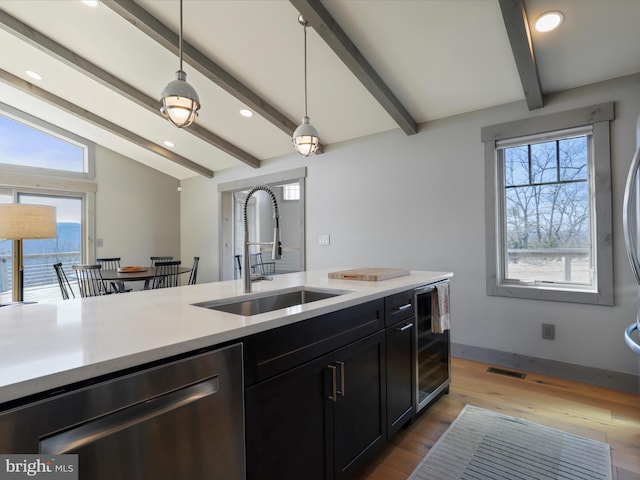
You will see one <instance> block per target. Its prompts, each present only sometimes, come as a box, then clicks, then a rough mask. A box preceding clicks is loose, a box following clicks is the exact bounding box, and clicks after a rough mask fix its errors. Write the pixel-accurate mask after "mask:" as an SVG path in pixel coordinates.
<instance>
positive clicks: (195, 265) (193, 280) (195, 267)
mask: <svg viewBox="0 0 640 480" xmlns="http://www.w3.org/2000/svg"><path fill="white" fill-rule="evenodd" d="M198 263H200V257H193V267H191V273H190V274H189V283H187V285H195V284H196V278H197V276H198Z"/></svg>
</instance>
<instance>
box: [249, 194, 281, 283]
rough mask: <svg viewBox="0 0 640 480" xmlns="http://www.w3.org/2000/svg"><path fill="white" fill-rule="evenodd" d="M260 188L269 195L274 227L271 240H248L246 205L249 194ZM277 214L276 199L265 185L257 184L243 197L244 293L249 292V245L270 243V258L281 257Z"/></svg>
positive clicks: (276, 258)
mask: <svg viewBox="0 0 640 480" xmlns="http://www.w3.org/2000/svg"><path fill="white" fill-rule="evenodd" d="M259 190H262V191H264V192H267V193H268V194H269V196H270V197H271V205H272V207H273V218H274V220H275V227H274V229H273V242H249V221H248V220H247V206H248V205H249V200H250V199H251V196H252V195H253V194H254V193H256V192H257V191H259ZM279 218H280V217H279V215H278V201H277V200H276V196H275V194H274V193H273V191H272V190H271V189H270V188H269V187H267V186H266V185H258V186H255V187H253V188H252V189H251V190H249V193H248V194H247V198H245V199H244V205H243V207H242V222H243V223H244V242H243V245H242V247H243V250H242V272H243V273H242V281H243V282H244V293H250V292H251V271H250V268H251V267H250V265H249V245H271V246H272V248H271V259H272V260H278V259H280V258H282V244H281V243H280V224H279V221H280V220H279Z"/></svg>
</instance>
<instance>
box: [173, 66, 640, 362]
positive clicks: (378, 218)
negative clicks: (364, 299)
mask: <svg viewBox="0 0 640 480" xmlns="http://www.w3.org/2000/svg"><path fill="white" fill-rule="evenodd" d="M605 101H615V102H616V103H615V109H616V120H615V121H614V122H612V131H611V134H612V135H611V138H612V176H613V179H612V180H613V208H614V212H613V215H614V217H613V226H614V263H615V265H614V275H615V306H613V307H601V306H590V305H580V304H570V303H561V302H545V301H533V300H519V299H509V298H500V297H488V296H487V295H486V293H485V258H484V257H485V256H484V251H485V225H484V151H483V145H482V143H481V141H480V129H481V127H483V126H486V125H492V124H497V123H502V122H507V121H510V120H518V119H522V118H526V117H531V116H536V115H546V114H548V113H554V112H558V111H564V110H569V109H573V108H578V107H584V106H588V105H592V104H596V103H601V102H605ZM639 113H640V77H639V76H633V77H627V78H623V79H619V80H617V81H613V82H608V83H605V84H598V85H592V86H589V87H584V88H581V89H576V90H573V91H570V92H564V93H562V94H558V95H554V96H551V97H549V98H547V99H546V106H545V108H543V109H541V110H538V111H535V112H529V111H528V110H527V108H526V105H525V104H524V102H518V103H514V104H509V105H503V106H499V107H495V108H490V109H486V110H482V111H478V112H473V113H469V114H465V115H459V116H456V117H451V118H447V119H444V120H439V121H434V122H429V123H427V124H425V125H422V126H421V129H420V132H419V133H418V134H416V135H413V136H406V135H404V134H403V133H402V132H401V131H400V130H394V131H390V132H385V133H382V134H379V135H374V136H371V137H366V138H362V139H358V140H355V141H351V142H345V143H341V144H336V145H330V146H329V147H328V148H327V149H326V152H325V153H324V154H322V155H320V156H317V157H312V158H309V159H304V158H301V157H297V156H295V155H293V154H292V155H288V156H286V157H283V158H279V159H275V160H272V161H268V162H264V166H263V167H261V168H260V169H259V170H253V169H250V168H249V167H239V168H236V169H232V170H227V171H224V172H220V173H219V174H216V176H215V177H214V178H213V179H209V180H207V179H203V178H197V179H190V180H187V181H184V182H183V187H184V191H183V196H182V204H181V212H182V244H183V251H182V256H183V257H186V255H185V252H187V253H188V254H191V252H192V251H198V250H199V251H200V252H204V251H207V255H211V256H212V257H215V256H216V255H217V253H216V252H217V251H218V249H217V242H218V236H217V231H216V225H217V215H218V196H217V193H216V188H217V184H218V183H220V182H226V181H231V180H235V179H240V178H250V177H251V176H255V175H262V174H266V173H271V172H274V171H281V170H286V169H290V168H294V167H297V166H302V165H306V166H307V167H308V170H307V172H308V176H307V184H306V185H307V197H306V202H307V203H306V205H307V212H306V224H307V245H306V248H307V250H306V251H307V269H309V270H312V269H318V268H327V267H336V268H343V267H364V266H388V267H406V268H411V269H416V270H446V271H452V272H454V275H455V277H454V279H453V281H452V295H453V298H452V315H453V327H452V341H453V342H456V343H459V344H464V345H472V346H477V347H483V348H490V349H496V350H501V351H505V352H512V353H518V354H521V355H527V356H533V357H540V358H546V359H551V360H558V361H563V362H569V363H575V364H580V365H585V366H590V367H596V368H602V369H607V370H614V371H619V372H625V373H633V374H637V368H638V363H637V362H638V360H637V356H636V355H635V354H633V353H632V352H631V350H629V349H628V348H627V347H626V345H625V343H624V340H623V330H624V328H625V327H626V326H627V325H629V324H630V323H632V322H633V321H634V320H635V310H636V306H635V305H636V304H635V290H636V289H635V284H634V282H633V279H632V275H631V272H630V269H629V266H628V264H627V259H626V253H625V250H624V241H623V235H622V220H621V213H620V212H621V209H622V195H623V191H624V182H625V177H626V171H627V168H628V166H629V163H630V160H631V157H632V155H633V152H634V148H635V123H636V118H637V116H638V114H639ZM336 114H339V112H336ZM316 128H318V129H319V131H320V134H321V135H322V126H321V125H316ZM185 191H186V192H189V193H188V195H185ZM326 233H328V234H330V235H331V245H330V246H329V247H321V246H318V244H317V239H318V235H319V234H326ZM217 264H218V260H217V258H208V259H207V270H206V273H204V272H203V273H204V275H203V276H202V280H201V281H206V280H217ZM543 322H544V323H553V324H555V325H556V339H555V340H554V341H550V340H542V339H541V324H542V323H543Z"/></svg>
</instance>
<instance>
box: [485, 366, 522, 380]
mask: <svg viewBox="0 0 640 480" xmlns="http://www.w3.org/2000/svg"><path fill="white" fill-rule="evenodd" d="M487 372H489V373H497V374H498V375H506V376H507V377H515V378H520V379H524V378H525V377H526V376H527V374H526V373H520V372H514V371H513V370H504V369H502V368H496V367H489V368H487Z"/></svg>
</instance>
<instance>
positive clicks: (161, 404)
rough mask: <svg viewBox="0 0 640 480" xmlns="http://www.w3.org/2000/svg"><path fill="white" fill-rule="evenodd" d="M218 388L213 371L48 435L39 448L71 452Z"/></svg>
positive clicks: (206, 395) (52, 452)
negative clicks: (159, 394)
mask: <svg viewBox="0 0 640 480" xmlns="http://www.w3.org/2000/svg"><path fill="white" fill-rule="evenodd" d="M218 389H219V384H218V376H217V375H216V376H214V377H211V378H208V379H206V380H203V381H201V382H199V383H196V384H193V385H189V386H187V387H184V388H181V389H179V390H175V391H173V392H170V393H166V394H164V395H161V396H159V397H155V398H153V399H151V400H147V401H145V402H142V403H138V404H136V405H133V406H131V407H128V408H125V409H123V410H118V411H115V412H113V413H110V414H107V415H104V416H102V417H99V418H98V419H96V420H94V421H90V422H87V423H84V424H82V425H80V426H78V427H76V428H72V429H70V430H67V431H64V432H62V433H59V434H55V435H52V436H51V437H49V438H46V439H44V440H42V442H41V445H42V452H43V453H50V454H54V455H55V454H62V453H68V452H73V451H75V450H77V449H79V448H82V447H83V446H85V445H87V444H89V443H92V442H95V441H96V440H99V439H101V438H105V437H108V436H109V435H113V434H114V433H117V432H120V431H122V430H126V429H127V428H130V427H132V426H134V425H136V424H140V423H142V422H145V421H147V420H151V419H153V418H155V417H158V416H160V415H162V414H164V413H168V412H170V411H172V410H175V409H177V408H180V407H184V406H185V405H189V404H191V403H194V402H196V401H198V400H200V399H202V398H205V397H208V396H210V395H213V394H215V393H217V392H218Z"/></svg>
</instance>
